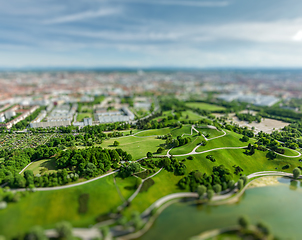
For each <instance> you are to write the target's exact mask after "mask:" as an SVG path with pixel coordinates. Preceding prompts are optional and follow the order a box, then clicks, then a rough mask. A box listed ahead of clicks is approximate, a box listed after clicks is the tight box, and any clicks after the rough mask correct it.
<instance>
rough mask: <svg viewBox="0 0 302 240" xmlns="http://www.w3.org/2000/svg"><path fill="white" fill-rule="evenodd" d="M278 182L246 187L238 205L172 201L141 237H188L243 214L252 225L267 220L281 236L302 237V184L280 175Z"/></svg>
mask: <svg viewBox="0 0 302 240" xmlns="http://www.w3.org/2000/svg"><path fill="white" fill-rule="evenodd" d="M278 181H279V182H280V184H278V185H273V186H266V187H259V188H251V189H247V190H246V192H245V193H244V195H243V197H241V198H240V201H239V202H237V203H235V204H224V205H218V206H211V205H209V204H207V203H206V204H197V202H196V201H191V202H182V203H175V204H172V205H171V206H170V207H168V208H167V209H165V210H164V211H163V212H162V214H161V215H160V216H159V217H158V219H157V220H156V221H155V224H154V225H153V226H152V227H151V229H150V231H149V232H147V233H146V234H145V235H144V236H142V237H141V238H140V239H141V240H154V239H165V240H170V239H173V240H178V239H189V238H190V237H192V236H195V235H198V234H200V233H201V232H204V231H208V230H212V229H217V228H225V227H232V226H234V225H236V224H237V219H238V217H240V216H242V215H246V216H248V217H249V218H250V220H251V223H252V224H256V223H257V222H259V221H263V222H265V223H267V224H268V225H270V226H271V227H272V232H273V234H274V235H276V236H278V237H279V238H280V239H301V237H300V236H302V228H301V227H299V224H297V222H299V221H300V218H301V216H300V211H297V209H301V207H300V199H301V197H302V189H301V188H300V187H302V183H301V181H297V180H294V181H293V180H292V179H289V178H281V177H280V178H278ZM299 182H300V183H299ZM299 186H300V187H299ZM289 216H290V217H289Z"/></svg>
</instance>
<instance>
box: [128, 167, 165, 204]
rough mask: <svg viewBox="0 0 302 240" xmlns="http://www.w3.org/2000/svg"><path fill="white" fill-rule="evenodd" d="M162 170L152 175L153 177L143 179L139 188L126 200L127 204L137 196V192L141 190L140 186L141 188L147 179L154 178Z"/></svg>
mask: <svg viewBox="0 0 302 240" xmlns="http://www.w3.org/2000/svg"><path fill="white" fill-rule="evenodd" d="M162 169H163V168H161V169H159V170H158V171H157V172H156V173H154V174H153V175H151V176H149V177H147V178H145V179H143V180H142V182H141V184H140V185H139V187H138V188H137V189H136V191H135V192H134V193H133V194H132V195H131V197H129V198H128V202H131V201H132V200H133V199H134V198H135V197H136V196H137V194H138V193H139V191H140V190H141V188H142V186H143V183H144V182H145V181H146V180H148V179H149V178H152V177H154V176H155V175H157V174H158V173H160V171H161V170H162Z"/></svg>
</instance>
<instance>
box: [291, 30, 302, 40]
mask: <svg viewBox="0 0 302 240" xmlns="http://www.w3.org/2000/svg"><path fill="white" fill-rule="evenodd" d="M292 40H293V41H297V42H300V41H302V30H299V31H298V32H297V33H296V34H295V35H294V36H293V37H292Z"/></svg>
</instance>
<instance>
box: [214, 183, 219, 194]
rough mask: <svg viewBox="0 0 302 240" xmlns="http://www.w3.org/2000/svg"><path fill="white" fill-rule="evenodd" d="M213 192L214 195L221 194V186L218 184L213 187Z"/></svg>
mask: <svg viewBox="0 0 302 240" xmlns="http://www.w3.org/2000/svg"><path fill="white" fill-rule="evenodd" d="M213 190H214V192H215V193H220V192H221V185H220V184H215V185H214V186H213Z"/></svg>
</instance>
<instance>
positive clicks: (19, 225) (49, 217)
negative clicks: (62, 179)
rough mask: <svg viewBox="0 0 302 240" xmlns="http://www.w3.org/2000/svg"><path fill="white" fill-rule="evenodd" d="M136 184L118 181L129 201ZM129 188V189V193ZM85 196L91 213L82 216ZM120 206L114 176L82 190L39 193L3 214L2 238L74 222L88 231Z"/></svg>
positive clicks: (130, 181) (10, 206) (0, 217)
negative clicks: (38, 228) (81, 211)
mask: <svg viewBox="0 0 302 240" xmlns="http://www.w3.org/2000/svg"><path fill="white" fill-rule="evenodd" d="M133 182H134V180H133V178H127V179H124V180H122V179H119V180H118V184H119V185H120V189H121V192H122V194H123V196H124V197H125V198H129V197H130V196H131V195H132V194H133V192H134V189H133ZM125 186H129V190H126V189H125ZM83 193H88V194H89V202H88V211H87V212H86V213H85V214H80V213H79V211H78V209H79V202H78V199H79V196H80V195H81V194H83ZM120 204H122V200H121V197H120V196H119V194H118V191H117V189H116V186H115V185H114V182H113V175H110V176H108V177H105V178H103V179H100V180H96V181H93V182H91V183H87V184H85V185H82V186H78V187H72V188H68V189H62V190H54V191H46V192H35V193H31V194H29V195H28V196H26V197H24V198H22V199H21V200H20V202H18V203H11V204H8V207H7V208H6V209H3V210H1V211H0V229H1V230H0V234H3V235H4V236H6V237H7V238H11V237H13V236H16V234H17V233H24V232H26V231H27V230H29V229H30V228H31V227H32V226H35V225H41V226H43V227H44V228H46V229H47V228H53V227H54V225H55V223H57V222H59V221H62V220H67V221H70V222H71V223H72V224H73V226H74V227H88V226H89V225H91V224H94V223H96V220H95V219H96V217H98V216H99V215H103V214H106V213H108V212H109V211H112V210H114V209H116V208H117V207H118V206H119V205H120ZM16 230H17V231H16Z"/></svg>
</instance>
